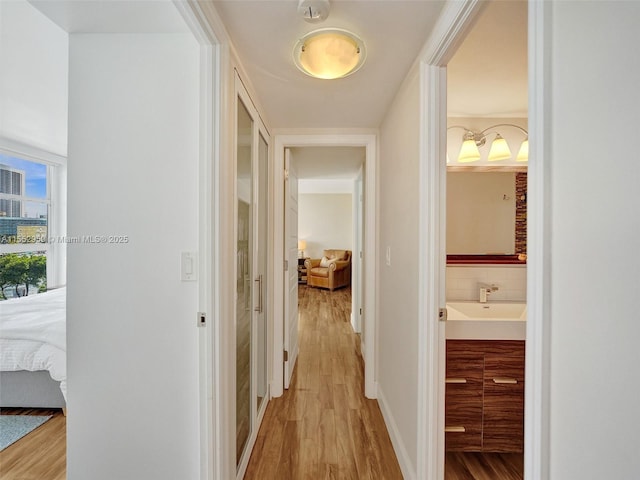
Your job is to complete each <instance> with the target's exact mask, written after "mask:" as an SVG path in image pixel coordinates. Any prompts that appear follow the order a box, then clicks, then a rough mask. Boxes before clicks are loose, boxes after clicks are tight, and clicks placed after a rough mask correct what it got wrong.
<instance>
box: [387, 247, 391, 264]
mask: <svg viewBox="0 0 640 480" xmlns="http://www.w3.org/2000/svg"><path fill="white" fill-rule="evenodd" d="M390 266H391V247H387V267H390Z"/></svg>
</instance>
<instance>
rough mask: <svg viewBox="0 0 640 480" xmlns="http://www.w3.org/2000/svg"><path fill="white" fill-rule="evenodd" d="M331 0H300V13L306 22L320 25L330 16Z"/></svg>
mask: <svg viewBox="0 0 640 480" xmlns="http://www.w3.org/2000/svg"><path fill="white" fill-rule="evenodd" d="M329 8H330V5H329V0H300V1H299V2H298V13H299V14H300V15H302V18H304V20H305V22H309V23H318V22H322V21H324V20H326V19H327V17H328V16H329Z"/></svg>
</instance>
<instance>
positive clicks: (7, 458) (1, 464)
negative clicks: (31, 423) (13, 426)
mask: <svg viewBox="0 0 640 480" xmlns="http://www.w3.org/2000/svg"><path fill="white" fill-rule="evenodd" d="M0 413H1V414H2V415H53V418H51V419H50V420H49V421H47V422H45V423H44V424H43V425H41V426H40V427H38V428H36V429H35V430H34V431H32V432H30V433H29V434H27V435H26V436H24V437H23V438H21V439H20V440H18V441H17V442H16V443H14V444H13V445H9V446H8V447H7V448H5V449H4V450H3V451H2V452H0V478H1V479H2V480H65V479H66V478H67V435H66V428H67V420H66V417H65V416H64V415H63V414H62V410H60V409H53V410H49V409H26V408H3V409H2V412H0Z"/></svg>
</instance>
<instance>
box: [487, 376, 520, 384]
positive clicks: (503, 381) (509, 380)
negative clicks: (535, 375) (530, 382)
mask: <svg viewBox="0 0 640 480" xmlns="http://www.w3.org/2000/svg"><path fill="white" fill-rule="evenodd" d="M493 383H497V384H507V385H517V383H518V380H517V379H515V378H502V377H499V378H494V379H493Z"/></svg>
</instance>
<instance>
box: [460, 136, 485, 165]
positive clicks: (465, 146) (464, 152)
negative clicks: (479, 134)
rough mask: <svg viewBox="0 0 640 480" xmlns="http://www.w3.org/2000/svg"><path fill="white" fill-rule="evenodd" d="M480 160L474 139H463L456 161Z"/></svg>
mask: <svg viewBox="0 0 640 480" xmlns="http://www.w3.org/2000/svg"><path fill="white" fill-rule="evenodd" d="M478 160H480V150H478V146H477V145H476V141H475V140H473V139H469V140H465V141H464V142H462V147H460V154H459V155H458V162H460V163H469V162H476V161H478Z"/></svg>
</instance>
